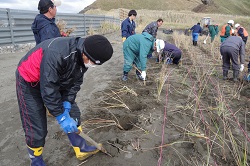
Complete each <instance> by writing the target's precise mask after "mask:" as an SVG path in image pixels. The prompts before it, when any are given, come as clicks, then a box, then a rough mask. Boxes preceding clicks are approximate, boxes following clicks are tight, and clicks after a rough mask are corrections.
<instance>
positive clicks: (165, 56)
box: [156, 39, 182, 65]
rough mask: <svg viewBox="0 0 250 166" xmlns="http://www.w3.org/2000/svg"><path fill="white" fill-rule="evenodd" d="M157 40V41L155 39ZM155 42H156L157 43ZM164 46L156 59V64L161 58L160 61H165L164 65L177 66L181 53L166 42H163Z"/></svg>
mask: <svg viewBox="0 0 250 166" xmlns="http://www.w3.org/2000/svg"><path fill="white" fill-rule="evenodd" d="M157 40H158V39H157ZM157 40H156V42H157ZM164 43H165V46H164V48H163V49H162V50H161V51H160V53H159V54H160V55H159V57H158V58H157V59H156V62H159V58H161V59H160V60H161V61H164V60H165V61H166V64H171V63H173V64H176V65H178V64H179V62H180V59H181V55H182V51H181V50H180V49H179V48H178V47H176V46H175V45H173V44H170V43H168V42H167V41H164Z"/></svg>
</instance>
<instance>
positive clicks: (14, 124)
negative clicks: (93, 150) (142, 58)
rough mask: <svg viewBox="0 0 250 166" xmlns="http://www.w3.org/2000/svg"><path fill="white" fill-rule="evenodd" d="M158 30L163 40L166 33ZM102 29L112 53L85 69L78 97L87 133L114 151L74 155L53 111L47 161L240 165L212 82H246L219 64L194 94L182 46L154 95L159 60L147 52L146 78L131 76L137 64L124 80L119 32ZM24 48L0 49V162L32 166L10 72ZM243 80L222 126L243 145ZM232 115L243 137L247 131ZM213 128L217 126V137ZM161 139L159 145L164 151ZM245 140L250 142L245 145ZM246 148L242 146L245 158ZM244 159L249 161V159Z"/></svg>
mask: <svg viewBox="0 0 250 166" xmlns="http://www.w3.org/2000/svg"><path fill="white" fill-rule="evenodd" d="M158 35H161V37H162V38H164V39H167V36H165V35H164V34H158ZM106 36H107V38H108V39H109V40H110V41H111V42H112V45H113V48H114V57H112V59H111V60H110V61H109V62H107V63H106V64H104V65H102V66H98V67H96V68H93V69H90V70H89V71H88V72H87V73H86V75H85V80H84V83H83V85H82V89H81V91H80V92H79V94H78V97H77V103H78V105H79V107H80V108H81V110H82V125H83V127H84V132H85V133H87V134H88V135H89V136H90V137H91V138H93V139H94V140H96V141H97V142H100V143H103V146H104V147H105V148H106V149H107V151H108V152H109V153H110V154H111V155H113V157H109V156H107V155H105V154H103V153H97V154H96V155H94V156H93V157H91V158H89V159H88V160H87V161H86V162H85V163H82V161H78V160H77V159H76V158H75V156H74V151H73V149H72V148H71V147H70V144H69V141H68V140H67V137H66V136H65V135H64V134H61V132H58V131H60V129H59V126H58V124H57V123H56V121H55V120H54V118H51V117H48V136H47V141H46V145H45V150H44V153H43V156H44V159H45V162H46V163H47V165H49V166H60V165H63V166H65V165H69V166H77V165H80V164H81V163H82V165H90V166H94V165H95V166H99V165H101V166H118V165H119V166H128V165H129V166H138V165H143V166H152V165H157V163H158V161H159V158H160V157H162V158H161V160H160V161H161V165H171V166H172V165H176V166H179V165H183V166H186V165H204V164H205V165H206V163H207V161H208V163H209V165H223V166H229V165H237V163H236V162H235V159H234V157H233V155H232V151H230V150H232V146H231V144H230V143H229V141H228V140H229V138H228V137H227V136H226V135H223V133H224V132H225V131H224V129H223V127H222V126H223V124H222V121H221V120H222V119H221V117H222V116H218V114H216V113H214V112H215V111H216V107H217V106H218V98H217V97H218V96H217V93H218V92H219V90H218V89H217V85H221V86H222V89H221V90H223V92H224V93H225V94H228V96H230V95H231V94H232V91H234V90H235V89H239V87H241V85H243V84H240V83H238V84H234V83H233V82H232V81H230V80H229V81H226V82H225V81H222V76H221V74H220V73H221V71H220V70H221V69H220V67H218V68H217V74H216V73H214V74H213V75H211V76H209V78H210V83H211V84H207V87H203V88H204V89H203V90H204V93H202V94H201V95H200V97H199V98H197V97H196V96H197V94H199V92H200V90H201V87H200V85H201V84H200V82H199V81H197V80H196V79H197V75H196V74H195V73H194V71H193V70H191V68H192V65H193V62H192V61H191V60H190V55H188V52H185V51H184V54H183V62H182V65H180V66H176V65H168V66H166V72H167V73H170V75H169V77H168V78H167V80H166V83H165V85H164V87H163V90H162V93H161V95H160V100H156V98H157V78H158V77H159V73H160V71H161V69H162V64H157V63H155V59H149V61H148V69H147V74H148V80H147V81H146V84H144V83H143V82H141V81H139V80H137V79H136V76H135V70H134V69H133V70H132V71H131V72H130V73H129V80H128V81H127V82H123V81H121V76H122V67H123V54H122V43H121V38H120V37H119V32H117V33H114V34H109V35H106ZM203 49H204V48H201V47H197V48H194V51H196V52H197V53H198V54H209V53H208V52H204V51H203ZM23 54H24V53H20V54H8V55H0V66H1V77H0V79H1V81H0V82H1V83H0V92H1V97H0V103H1V117H0V124H1V129H0V133H1V134H0V140H1V142H0V154H1V155H0V165H3V166H5V165H6V166H10V165H11V166H19V165H22V166H26V165H29V158H28V155H27V152H26V147H25V141H24V133H23V131H22V128H21V122H20V117H19V112H18V106H17V101H16V96H15V77H14V71H15V68H16V65H17V63H18V61H19V59H20V58H21V57H22V56H23ZM230 74H231V73H230ZM184 78H185V81H184ZM242 87H243V88H242V90H241V92H240V93H238V94H237V95H236V96H237V97H234V96H231V98H227V99H226V101H227V102H226V105H227V106H228V110H231V111H232V113H234V114H231V112H230V111H228V112H227V114H228V116H227V117H228V119H231V120H228V119H227V122H230V124H227V125H228V127H230V129H231V130H232V134H233V136H234V138H235V140H236V142H237V143H238V144H239V145H243V147H244V146H245V144H244V143H248V142H247V141H246V140H247V138H248V137H250V135H249V134H248V133H249V128H250V124H249V118H250V115H249V108H250V104H249V103H250V102H249V100H250V86H249V85H247V84H244V85H243V86H242ZM238 97H240V98H238ZM197 103H198V104H199V105H196V104H197ZM197 108H199V109H197ZM195 110H197V111H195ZM216 115H217V116H216ZM164 121H165V125H163V124H164ZM237 121H239V124H240V126H241V127H242V128H243V130H244V131H245V132H246V133H247V136H244V134H243V132H242V130H241V129H240V128H239V125H238V124H237V123H236V122H237ZM215 124H216V125H215ZM209 127H211V128H209ZM216 127H217V128H216ZM163 129H164V130H163ZM163 131H164V132H163ZM212 131H214V132H215V133H217V137H216V136H215V135H216V134H215V133H213V132H212ZM218 135H219V136H221V137H222V139H224V140H225V142H224V147H221V145H222V143H221V142H220V139H219V138H218ZM240 143H243V144H240ZM160 145H163V148H162V151H161V148H159V146H160ZM227 145H228V146H229V147H227ZM246 146H247V147H248V149H250V147H249V144H246ZM208 147H209V150H211V149H212V150H211V152H210V151H209V150H208V149H207V148H208ZM239 150H240V154H243V153H244V149H241V148H239ZM209 154H210V157H209V158H208V156H209ZM249 155H250V154H249V152H247V156H248V158H249ZM247 162H248V163H250V161H249V159H248V160H247Z"/></svg>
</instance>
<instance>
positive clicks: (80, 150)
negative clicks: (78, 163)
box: [67, 126, 101, 160]
mask: <svg viewBox="0 0 250 166" xmlns="http://www.w3.org/2000/svg"><path fill="white" fill-rule="evenodd" d="M78 129H79V130H80V131H82V129H81V127H80V126H79V127H78ZM67 135H68V138H69V140H70V143H71V145H72V147H73V149H74V151H75V154H76V158H77V159H79V160H85V159H87V158H88V157H90V156H92V155H94V154H96V153H97V152H99V150H98V149H97V148H96V147H95V146H89V145H87V143H86V141H85V139H83V138H82V137H81V136H80V135H78V134H77V133H69V134H67ZM100 146H101V144H100Z"/></svg>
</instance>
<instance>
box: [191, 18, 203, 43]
mask: <svg viewBox="0 0 250 166" xmlns="http://www.w3.org/2000/svg"><path fill="white" fill-rule="evenodd" d="M190 30H191V31H192V37H193V45H194V46H197V42H198V37H199V34H200V33H201V31H202V28H201V26H200V23H199V22H198V23H197V24H196V25H194V26H193V27H192V28H191V29H190Z"/></svg>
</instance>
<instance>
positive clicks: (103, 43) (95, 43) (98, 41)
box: [83, 35, 113, 65]
mask: <svg viewBox="0 0 250 166" xmlns="http://www.w3.org/2000/svg"><path fill="white" fill-rule="evenodd" d="M83 53H84V54H85V55H86V56H87V57H88V58H89V59H90V60H91V61H92V62H94V63H95V64H96V65H101V64H103V63H104V62H106V61H107V60H109V59H110V58H111V57H112V54H113V47H112V45H111V44H110V42H109V41H108V39H107V38H106V37H104V36H102V35H93V36H89V37H87V38H86V39H85V41H84V43H83Z"/></svg>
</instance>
